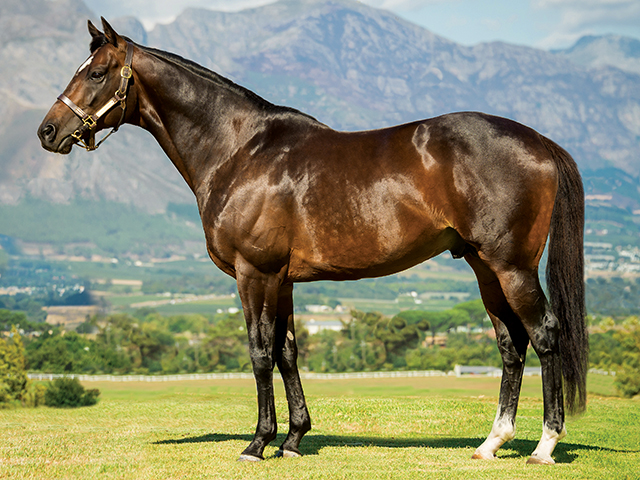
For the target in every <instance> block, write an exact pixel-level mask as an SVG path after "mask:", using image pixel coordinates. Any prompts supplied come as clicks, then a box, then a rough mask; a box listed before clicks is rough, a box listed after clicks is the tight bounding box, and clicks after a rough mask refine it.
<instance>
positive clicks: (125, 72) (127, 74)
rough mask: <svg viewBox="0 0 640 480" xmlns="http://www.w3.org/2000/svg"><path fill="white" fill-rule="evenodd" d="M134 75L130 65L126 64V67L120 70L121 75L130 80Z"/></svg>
mask: <svg viewBox="0 0 640 480" xmlns="http://www.w3.org/2000/svg"><path fill="white" fill-rule="evenodd" d="M132 75H133V70H132V68H131V67H130V66H129V65H125V66H124V67H122V69H121V70H120V76H121V77H122V78H126V79H127V80H129V79H130V78H131V76H132Z"/></svg>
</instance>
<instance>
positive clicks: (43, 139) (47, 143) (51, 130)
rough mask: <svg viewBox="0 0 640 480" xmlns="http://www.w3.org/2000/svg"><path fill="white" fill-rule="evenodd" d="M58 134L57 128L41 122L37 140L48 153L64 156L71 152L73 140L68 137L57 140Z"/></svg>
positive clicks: (51, 124)
mask: <svg viewBox="0 0 640 480" xmlns="http://www.w3.org/2000/svg"><path fill="white" fill-rule="evenodd" d="M58 133H59V131H58V128H57V127H56V126H55V125H54V124H53V123H51V122H47V121H45V122H42V124H41V125H40V127H38V138H39V139H40V144H41V145H42V148H44V149H45V150H47V151H49V152H54V153H62V154H63V155H66V154H67V153H69V152H71V148H72V147H73V144H74V140H73V138H72V137H71V136H70V135H69V136H67V137H66V138H63V139H59V136H58Z"/></svg>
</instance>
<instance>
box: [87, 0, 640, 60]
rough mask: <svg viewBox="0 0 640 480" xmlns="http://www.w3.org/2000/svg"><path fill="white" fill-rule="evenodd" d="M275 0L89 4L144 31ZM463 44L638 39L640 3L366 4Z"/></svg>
mask: <svg viewBox="0 0 640 480" xmlns="http://www.w3.org/2000/svg"><path fill="white" fill-rule="evenodd" d="M272 2H273V0H110V1H109V2H105V1H104V0H85V3H86V4H87V5H88V6H89V8H91V9H92V10H93V11H94V12H95V13H96V14H97V15H103V16H104V17H105V18H107V19H109V18H115V17H119V16H123V15H133V16H135V17H137V18H139V19H140V20H142V21H143V23H144V25H145V27H147V28H148V29H149V28H152V26H153V25H154V24H156V23H167V22H170V21H171V20H172V19H173V18H175V17H176V15H178V14H179V13H180V12H181V11H182V10H184V9H185V8H186V7H189V6H193V7H204V8H211V9H214V10H224V11H235V10H240V9H242V8H250V7H255V6H259V5H264V4H267V3H272ZM362 3H366V4H368V5H371V6H374V7H377V8H384V9H385V10H389V11H392V12H394V13H395V14H397V15H398V16H399V17H402V18H405V19H407V20H410V21H412V22H414V23H417V24H418V25H421V26H423V27H425V28H427V29H428V30H431V31H432V32H434V33H437V34H438V35H441V36H444V37H446V38H449V39H451V40H453V41H455V42H458V43H462V44H464V45H474V44H477V43H480V42H490V41H495V40H499V41H504V42H508V43H515V44H519V45H528V46H532V47H537V48H544V49H551V48H564V47H568V46H570V45H572V44H573V43H575V41H576V40H577V39H578V38H580V37H581V36H583V35H602V34H618V35H626V36H631V37H635V38H639V39H640V0H362Z"/></svg>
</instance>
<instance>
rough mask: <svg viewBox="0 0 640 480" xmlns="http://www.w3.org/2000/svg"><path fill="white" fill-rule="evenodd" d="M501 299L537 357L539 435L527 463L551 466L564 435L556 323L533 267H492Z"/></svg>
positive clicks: (558, 330) (557, 326) (560, 369)
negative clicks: (539, 373)
mask: <svg viewBox="0 0 640 480" xmlns="http://www.w3.org/2000/svg"><path fill="white" fill-rule="evenodd" d="M495 272H496V275H497V277H498V279H499V280H500V285H501V287H502V290H503V292H504V294H505V298H506V299H507V301H508V302H509V305H510V306H511V308H512V309H513V311H514V312H515V313H516V315H518V317H519V318H520V320H521V321H522V324H523V326H524V328H525V329H526V331H527V334H528V336H529V338H530V340H531V345H532V346H533V348H534V349H535V351H536V353H537V354H538V357H539V358H540V364H541V367H542V368H541V370H542V396H543V400H544V422H543V430H542V438H541V439H540V443H538V446H537V447H536V449H535V451H534V452H533V453H532V454H531V458H529V460H528V462H527V463H538V464H547V465H551V464H553V463H555V462H554V461H553V459H552V458H551V454H552V453H553V450H554V448H555V446H556V445H557V444H558V441H559V440H561V439H562V438H563V437H564V436H565V435H566V430H565V426H564V401H563V395H562V361H561V358H560V323H559V322H558V319H557V318H556V317H555V315H554V314H553V313H552V312H551V309H550V308H549V304H548V303H547V300H546V298H545V296H544V292H543V291H542V287H541V286H540V281H539V280H538V272H537V268H536V269H531V270H524V269H519V268H517V267H514V266H513V265H510V266H509V267H505V268H504V269H497V270H495Z"/></svg>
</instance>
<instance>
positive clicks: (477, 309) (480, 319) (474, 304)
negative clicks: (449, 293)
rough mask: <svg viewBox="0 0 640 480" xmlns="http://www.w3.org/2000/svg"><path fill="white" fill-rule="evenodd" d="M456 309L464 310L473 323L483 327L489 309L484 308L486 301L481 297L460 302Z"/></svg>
mask: <svg viewBox="0 0 640 480" xmlns="http://www.w3.org/2000/svg"><path fill="white" fill-rule="evenodd" d="M453 308H454V310H464V311H465V312H467V314H468V315H469V321H470V324H471V325H477V326H479V327H482V326H483V325H484V322H485V320H487V319H488V318H487V310H486V309H485V308H484V303H482V300H481V299H479V298H478V299H476V300H470V301H468V302H463V303H459V304H458V305H456V306H455V307H453Z"/></svg>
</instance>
